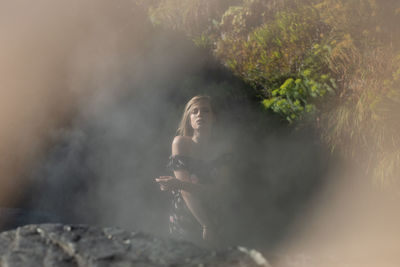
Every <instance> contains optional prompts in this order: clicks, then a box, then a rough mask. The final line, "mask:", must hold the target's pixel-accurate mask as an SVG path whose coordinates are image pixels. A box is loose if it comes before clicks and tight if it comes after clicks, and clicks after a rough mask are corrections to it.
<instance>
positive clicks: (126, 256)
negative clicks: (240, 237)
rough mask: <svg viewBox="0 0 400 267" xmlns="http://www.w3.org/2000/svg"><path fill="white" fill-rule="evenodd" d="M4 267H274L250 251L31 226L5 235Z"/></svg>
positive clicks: (1, 240) (0, 240)
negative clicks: (212, 248)
mask: <svg viewBox="0 0 400 267" xmlns="http://www.w3.org/2000/svg"><path fill="white" fill-rule="evenodd" d="M0 266H11V267H12V266H27V267H28V266H35V267H36V266H46V267H47V266H49V267H50V266H57V267H63V266H99V267H100V266H199V267H200V266H269V265H268V263H267V261H266V260H265V259H264V258H263V257H262V255H261V254H260V253H258V252H257V251H254V250H247V249H245V248H241V247H238V248H230V249H226V250H219V251H209V250H206V249H203V248H199V247H197V246H195V245H193V244H191V243H189V242H183V241H177V240H173V239H162V238H158V237H155V236H152V235H150V234H146V233H142V232H127V231H124V230H121V229H118V228H97V227H90V226H85V225H62V224H42V225H27V226H24V227H20V228H17V229H15V230H12V231H7V232H2V233H1V234H0Z"/></svg>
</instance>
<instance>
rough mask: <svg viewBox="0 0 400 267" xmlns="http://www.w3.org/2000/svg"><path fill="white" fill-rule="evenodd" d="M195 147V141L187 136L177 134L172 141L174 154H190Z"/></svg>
mask: <svg viewBox="0 0 400 267" xmlns="http://www.w3.org/2000/svg"><path fill="white" fill-rule="evenodd" d="M192 147H193V141H192V139H191V138H190V137H187V136H175V138H174V140H173V141H172V154H173V155H190V153H191V150H192Z"/></svg>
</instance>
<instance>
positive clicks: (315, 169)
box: [0, 0, 398, 266]
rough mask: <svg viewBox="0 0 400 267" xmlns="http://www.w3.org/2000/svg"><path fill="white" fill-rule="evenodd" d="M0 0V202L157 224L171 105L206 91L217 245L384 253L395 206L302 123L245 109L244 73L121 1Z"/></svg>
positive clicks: (125, 223)
mask: <svg viewBox="0 0 400 267" xmlns="http://www.w3.org/2000/svg"><path fill="white" fill-rule="evenodd" d="M0 7H1V8H0V10H1V11H0V21H1V23H0V31H1V32H2V34H1V35H0V38H1V42H0V47H1V49H0V74H1V77H2V78H1V81H0V83H1V90H0V94H1V96H0V101H1V107H2V112H1V113H0V122H1V123H2V131H1V133H0V136H1V138H0V140H1V141H0V155H1V158H0V164H1V168H0V177H1V187H0V188H1V189H0V190H1V194H0V196H1V197H0V201H1V206H2V207H17V208H21V209H24V210H29V211H34V212H41V213H43V214H46V216H47V217H48V218H49V220H50V221H53V222H61V223H87V224H93V225H100V226H110V225H115V226H120V227H122V228H125V229H128V230H135V231H136V230H141V231H147V232H152V233H155V234H157V235H162V236H167V231H168V225H167V224H168V218H167V214H168V209H169V201H170V197H169V195H168V194H167V193H165V192H161V191H160V190H159V187H158V185H157V184H155V182H154V178H155V177H158V176H160V175H166V174H170V173H168V171H167V170H166V167H165V165H166V163H167V161H168V157H169V155H170V153H171V151H170V149H171V141H172V139H173V137H174V135H175V131H176V128H177V126H178V122H179V119H180V116H181V113H182V111H183V106H184V104H185V103H186V101H187V100H189V99H190V98H191V97H192V96H194V95H196V94H200V93H201V94H209V95H211V96H212V97H214V100H215V102H216V103H217V106H216V111H217V113H218V114H217V115H218V126H216V131H217V132H218V134H219V135H220V136H222V137H223V138H222V139H223V140H224V142H226V143H229V144H230V145H231V146H232V147H233V148H234V149H233V150H234V154H235V155H236V162H235V163H236V164H235V166H233V169H234V172H233V173H234V175H233V176H232V178H231V179H232V180H231V183H230V185H229V186H228V187H227V188H226V194H224V195H223V196H222V197H224V198H226V199H227V203H229V205H227V207H226V217H225V220H226V221H225V222H224V223H225V226H226V227H225V228H226V230H225V231H226V236H225V238H226V244H227V245H229V244H234V245H238V244H239V245H247V246H251V247H256V248H258V249H260V250H262V251H263V252H264V253H265V254H266V255H267V256H271V257H276V256H275V255H277V254H279V255H280V254H285V255H286V254H288V255H302V254H304V255H311V257H314V255H318V256H315V257H322V259H325V258H324V257H328V258H329V257H331V255H333V256H332V257H339V258H340V259H339V260H338V262H340V263H341V264H342V263H343V262H344V263H343V264H345V262H346V261H345V260H343V259H342V258H341V257H342V255H345V256H346V257H347V258H349V259H350V260H356V261H357V262H358V261H359V258H360V257H362V255H365V253H370V252H371V251H373V252H376V253H377V257H374V258H376V259H377V262H380V261H381V260H382V259H383V260H386V259H388V258H389V259H390V257H386V255H387V254H385V253H389V254H390V255H395V253H397V252H398V251H397V249H398V245H397V242H396V240H394V238H393V237H394V236H398V235H397V234H398V231H397V230H396V227H394V226H395V225H396V223H395V222H397V221H396V220H397V217H393V218H390V219H388V220H390V221H392V222H393V224H392V223H389V224H388V223H387V221H388V220H380V219H379V218H386V217H387V215H388V214H393V210H395V209H391V207H392V206H389V205H385V208H387V210H382V208H381V207H382V205H380V204H378V203H380V202H379V201H380V200H379V201H378V200H377V201H373V200H371V196H372V195H379V194H380V193H377V192H374V193H371V192H370V191H369V189H365V188H363V187H362V186H360V184H362V183H360V182H359V179H353V177H359V176H360V175H361V174H360V173H361V172H359V170H357V168H354V167H353V166H351V167H349V166H347V165H346V164H343V163H342V162H341V161H338V160H337V159H336V158H333V157H331V156H330V154H329V152H327V151H325V148H324V147H323V146H322V145H321V144H319V143H318V141H317V138H318V137H317V133H316V132H315V131H314V130H313V129H303V130H299V129H297V128H296V126H295V125H291V126H289V127H288V126H287V125H286V124H285V123H283V122H282V121H281V120H280V119H279V118H278V117H277V116H275V115H272V114H270V113H265V112H263V111H260V110H258V109H257V108H254V103H253V102H251V100H249V99H247V98H246V90H251V89H249V88H248V86H246V85H245V84H243V83H241V82H240V81H238V80H237V79H236V78H235V77H233V76H232V75H231V74H229V73H228V72H227V71H226V70H225V69H224V68H223V67H222V66H219V65H218V64H217V63H216V62H214V61H213V60H212V58H211V56H210V55H209V54H208V53H207V52H206V51H202V50H200V49H198V48H195V47H194V46H193V45H192V42H191V40H186V39H185V38H184V37H183V36H182V35H181V34H179V33H176V32H175V33H174V32H168V31H166V30H163V29H157V28H153V27H151V25H150V23H149V22H148V20H147V16H146V12H145V11H144V10H142V9H140V8H138V7H137V6H136V5H135V4H134V2H132V1H128V0H124V1H118V2H109V1H94V0H93V1H91V0H85V1H75V0H73V1H68V2H55V1H49V0H41V1H35V2H34V3H33V2H28V1H3V2H2V3H1V4H0ZM239 92H240V93H239ZM221 147H223V146H221ZM349 181H351V182H350V183H349ZM372 199H374V198H372ZM385 201H386V200H385ZM390 201H392V200H390ZM349 203H350V204H349ZM353 204H354V206H353ZM356 211H357V212H356ZM358 211H359V212H358ZM370 211H371V213H369V212H370ZM376 212H377V213H376ZM370 214H373V215H370ZM370 216H372V217H373V218H375V219H371V220H370ZM377 217H378V218H377ZM388 218H389V217H388ZM3 220H6V219H3ZM30 222H35V220H34V219H31V220H30ZM355 229H357V231H356V230H355ZM382 233H383V234H382ZM377 238H382V240H381V242H376V239H377ZM344 244H348V246H345V245H344ZM359 244H364V245H365V244H371V245H368V246H361V245H359ZM375 244H376V245H377V246H378V247H381V248H383V249H382V250H379V249H378V247H375V246H374V245H375ZM380 244H385V245H387V247H382V246H379V245H380ZM381 251H382V252H381ZM383 251H384V252H383ZM330 253H331V254H330ZM326 255H328V256H326ZM370 255H374V254H373V253H372V252H371V254H370ZM378 256H379V257H378ZM343 257H344V256H343ZM277 258H279V259H281V257H280V256H279V257H277ZM279 259H278V260H276V261H277V262H278V263H279ZM296 260H297V259H296ZM341 260H343V261H341ZM371 262H373V261H372V260H371ZM371 262H369V263H370V264H375V263H371ZM305 264H308V263H307V262H306V263H305ZM293 266H295V265H293ZM300 266H301V265H300ZM303 266H309V265H303ZM319 266H322V265H319ZM363 266H367V265H363ZM371 266H377V265H371Z"/></svg>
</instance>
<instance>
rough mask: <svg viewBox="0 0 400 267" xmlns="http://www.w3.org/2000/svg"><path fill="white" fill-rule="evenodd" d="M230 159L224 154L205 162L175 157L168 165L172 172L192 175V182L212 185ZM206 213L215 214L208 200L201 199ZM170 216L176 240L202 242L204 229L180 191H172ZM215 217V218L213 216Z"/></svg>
mask: <svg viewBox="0 0 400 267" xmlns="http://www.w3.org/2000/svg"><path fill="white" fill-rule="evenodd" d="M229 159H230V154H224V155H223V156H221V157H219V158H218V159H216V160H213V161H209V162H206V161H203V160H200V159H195V158H192V157H188V156H181V155H173V156H171V157H170V158H169V163H168V165H167V167H168V169H169V170H171V171H176V170H186V171H188V172H189V174H190V179H191V180H192V182H195V183H199V184H203V185H212V184H213V183H214V181H215V179H216V178H217V177H215V174H216V171H217V170H218V168H219V167H220V166H223V165H225V164H226V163H227V162H228V161H229ZM199 197H200V201H201V203H202V204H203V206H204V208H205V210H206V212H208V213H215V212H216V211H215V207H214V209H213V208H211V206H210V205H208V203H207V201H206V199H201V196H199ZM171 204H172V205H171V210H170V215H169V232H170V234H171V235H173V236H174V237H175V238H178V239H183V240H190V241H194V242H196V241H197V242H201V240H202V233H203V229H202V227H201V225H200V223H199V222H198V221H197V219H196V218H195V217H194V216H193V214H192V212H191V211H190V210H189V208H188V207H187V205H186V203H185V200H184V199H183V197H182V194H181V191H180V190H173V191H172V203H171ZM211 217H214V219H215V216H211Z"/></svg>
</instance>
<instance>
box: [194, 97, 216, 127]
mask: <svg viewBox="0 0 400 267" xmlns="http://www.w3.org/2000/svg"><path fill="white" fill-rule="evenodd" d="M213 122H214V114H213V112H212V109H211V105H210V102H209V101H207V100H201V101H199V102H197V103H195V104H193V106H192V107H191V109H190V125H191V126H192V128H193V130H205V129H211V126H212V124H213Z"/></svg>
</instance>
